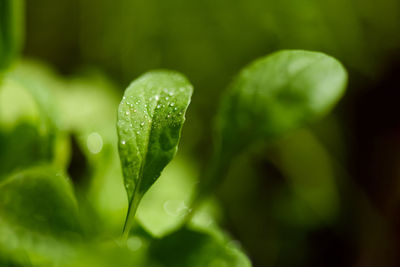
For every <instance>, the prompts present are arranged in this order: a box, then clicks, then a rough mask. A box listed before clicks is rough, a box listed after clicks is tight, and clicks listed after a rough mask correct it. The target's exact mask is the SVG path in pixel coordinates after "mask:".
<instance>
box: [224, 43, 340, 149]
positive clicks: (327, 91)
mask: <svg viewBox="0 0 400 267" xmlns="http://www.w3.org/2000/svg"><path fill="white" fill-rule="evenodd" d="M346 83H347V73H346V70H345V69H344V67H343V66H342V64H341V63H340V62H338V61H337V60H336V59H334V58H332V57H330V56H328V55H325V54H322V53H318V52H310V51H301V50H286V51H280V52H277V53H274V54H272V55H269V56H267V57H264V58H261V59H258V60H256V61H254V62H253V63H251V64H250V65H249V66H247V67H245V68H244V69H243V70H242V71H241V72H240V74H239V75H238V77H237V78H236V79H235V80H234V82H233V84H232V85H231V86H230V88H229V90H228V92H227V94H226V96H225V98H224V100H223V103H222V106H221V110H220V113H219V117H218V124H217V128H218V131H219V135H220V136H219V138H220V142H221V143H222V146H223V148H222V149H229V150H231V151H233V153H235V152H236V151H240V150H241V149H244V148H245V147H247V146H248V145H250V144H252V143H254V142H256V141H258V140H267V141H268V140H271V139H273V138H276V137H278V136H281V135H283V134H285V133H287V132H288V131H290V130H292V129H294V128H297V127H300V126H302V125H304V124H306V123H308V122H310V121H313V120H315V119H316V118H318V117H320V116H321V115H323V114H325V113H327V112H328V111H329V110H330V109H331V108H332V107H333V106H334V104H335V103H336V102H337V101H338V100H339V99H340V97H341V96H342V95H343V93H344V89H345V87H346Z"/></svg>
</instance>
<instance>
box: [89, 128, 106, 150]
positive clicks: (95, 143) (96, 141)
mask: <svg viewBox="0 0 400 267" xmlns="http://www.w3.org/2000/svg"><path fill="white" fill-rule="evenodd" d="M86 146H87V148H88V150H89V151H90V153H93V154H98V153H99V152H100V151H101V150H102V148H103V138H102V137H101V135H100V134H99V133H96V132H93V133H91V134H89V136H88V137H87V139H86Z"/></svg>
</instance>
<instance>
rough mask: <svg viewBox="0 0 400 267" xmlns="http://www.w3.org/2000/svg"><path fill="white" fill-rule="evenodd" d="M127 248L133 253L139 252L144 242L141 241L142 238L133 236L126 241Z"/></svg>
mask: <svg viewBox="0 0 400 267" xmlns="http://www.w3.org/2000/svg"><path fill="white" fill-rule="evenodd" d="M126 246H127V247H128V248H129V249H130V250H132V251H137V250H138V249H140V248H141V247H142V240H141V239H140V237H137V236H131V237H129V238H128V240H127V241H126Z"/></svg>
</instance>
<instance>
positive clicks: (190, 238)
mask: <svg viewBox="0 0 400 267" xmlns="http://www.w3.org/2000/svg"><path fill="white" fill-rule="evenodd" d="M150 259H151V260H152V261H155V262H157V264H156V265H155V266H160V267H161V266H163V267H175V266H176V267H197V266H198V267H202V266H213V267H214V266H215V267H225V266H232V267H248V266H251V263H250V261H249V260H248V259H247V257H246V255H245V254H244V253H243V252H242V251H240V249H238V247H237V245H236V243H235V242H232V241H229V240H228V239H227V238H226V236H224V235H221V234H217V233H211V232H205V231H200V230H193V229H188V228H182V229H181V230H179V231H177V232H174V233H172V234H170V235H168V236H166V237H164V238H163V239H160V240H156V241H154V242H153V243H152V244H151V246H150ZM151 266H153V265H151Z"/></svg>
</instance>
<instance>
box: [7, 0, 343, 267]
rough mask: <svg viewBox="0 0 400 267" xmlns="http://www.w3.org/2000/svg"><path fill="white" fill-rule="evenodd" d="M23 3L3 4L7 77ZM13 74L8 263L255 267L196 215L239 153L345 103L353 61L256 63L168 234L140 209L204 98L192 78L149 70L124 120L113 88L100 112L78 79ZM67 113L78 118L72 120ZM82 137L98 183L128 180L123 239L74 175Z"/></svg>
mask: <svg viewBox="0 0 400 267" xmlns="http://www.w3.org/2000/svg"><path fill="white" fill-rule="evenodd" d="M18 3H21V2H20V1H6V0H0V7H1V9H0V13H2V14H1V15H2V16H1V17H0V35H1V36H0V37H1V38H0V50H1V54H0V63H1V64H0V66H1V68H3V69H4V70H6V67H8V66H10V64H11V63H12V59H13V58H15V56H16V52H15V51H18V47H19V45H18V43H19V41H18V40H19V39H20V38H19V37H18V36H19V34H20V33H18V31H19V30H17V28H18V27H17V26H15V25H18V23H15V21H18V20H19V19H20V17H19V16H20V15H18V14H20V13H19V12H17V11H15V10H17V9H15V10H14V8H16V7H17V5H18ZM14 5H15V6H14ZM10 10H13V11H12V12H11V11H10ZM3 15H4V16H3ZM3 77H4V80H3V84H2V86H1V88H0V103H1V105H0V145H1V150H0V159H1V160H0V265H13V266H14V265H17V266H115V265H118V266H132V265H136V266H191V267H193V266H194V267H196V266H199V267H200V266H206V265H211V266H238V267H239V266H240V267H243V266H251V263H250V261H249V259H248V258H247V257H246V255H245V253H244V252H243V251H242V250H241V249H240V248H238V247H237V246H235V245H233V243H232V242H231V240H230V238H229V237H228V236H227V235H226V234H224V232H223V231H221V229H220V228H219V227H218V226H217V225H212V226H210V225H207V224H198V223H197V224H196V223H193V222H194V218H192V217H191V216H192V215H193V214H198V212H199V210H198V208H197V207H198V206H199V203H200V202H201V200H203V199H205V198H206V197H207V196H209V195H210V194H211V193H212V192H213V191H214V190H215V189H216V188H217V187H218V185H219V184H220V183H221V181H222V180H223V178H224V177H225V176H226V174H227V172H228V170H229V166H230V164H231V163H232V162H233V160H234V159H235V157H236V156H237V155H239V154H240V153H242V152H243V151H245V150H248V149H250V148H251V147H253V146H255V145H256V144H259V143H270V142H272V141H273V140H275V139H276V138H279V137H281V136H283V135H285V134H287V133H289V132H290V131H292V130H293V129H296V128H299V127H303V126H305V125H306V124H308V123H311V122H313V121H315V120H317V119H318V118H320V117H321V116H323V115H324V114H326V113H327V112H329V111H330V110H331V109H332V107H333V106H334V104H335V103H336V102H337V101H338V100H339V99H340V97H341V96H342V95H343V92H344V89H345V86H346V82H347V74H346V71H345V69H344V68H343V66H342V65H341V64H340V63H339V62H338V61H337V60H335V59H334V58H332V57H330V56H327V55H325V54H322V53H318V52H310V51H297V50H287V51H280V52H277V53H274V54H272V55H269V56H267V57H264V58H261V59H258V60H256V61H255V62H253V63H251V64H250V65H249V66H247V67H245V68H244V69H243V70H242V71H241V72H240V73H239V75H238V76H237V77H236V78H235V80H234V81H233V83H232V84H231V85H230V86H229V87H228V89H227V91H226V94H225V95H224V96H223V98H222V103H221V106H220V108H219V110H218V113H217V116H216V120H215V125H214V126H215V127H214V128H215V148H214V153H213V155H212V157H211V158H210V163H209V165H208V166H207V168H206V171H205V172H204V175H203V176H202V179H201V183H200V186H199V187H198V190H197V191H196V192H194V193H193V194H192V198H193V210H192V212H191V213H190V216H188V217H187V218H186V222H187V224H185V225H181V224H177V227H175V229H174V230H171V231H170V232H168V233H166V234H165V235H162V236H157V235H156V234H155V233H154V232H152V230H151V229H147V228H144V227H143V226H142V222H140V221H139V220H136V216H135V214H136V211H137V210H138V207H139V206H140V204H141V200H142V199H143V198H144V196H145V195H146V193H147V192H148V191H149V189H150V188H151V187H152V185H153V184H154V183H155V182H156V181H157V179H159V177H160V175H161V174H162V172H163V169H164V168H165V167H166V166H167V165H168V164H169V163H170V161H171V160H172V159H173V158H174V156H175V154H176V152H177V147H178V143H179V139H180V135H181V131H182V127H183V123H184V121H185V114H186V111H187V108H188V106H189V103H190V100H191V96H192V93H193V87H192V85H191V84H190V82H189V81H188V79H187V78H185V77H184V76H183V75H182V74H180V73H178V72H174V71H169V70H157V71H151V72H148V73H146V74H144V75H142V76H140V77H139V78H138V79H136V80H135V81H133V82H132V83H131V85H130V86H129V87H128V88H127V89H126V91H125V93H124V96H123V98H122V101H121V102H120V103H119V106H118V107H116V106H115V113H116V114H117V116H114V114H111V115H110V114H109V113H112V110H113V108H114V101H113V99H114V97H113V96H112V94H110V95H109V92H108V93H105V94H104V99H103V100H104V103H108V104H109V106H107V108H105V105H104V103H100V104H99V103H92V105H93V106H91V107H92V108H93V109H92V110H91V111H90V112H88V113H87V114H89V115H85V114H84V112H83V111H81V110H80V109H79V110H80V111H81V112H78V113H76V112H77V106H76V102H77V100H78V99H82V103H86V104H87V105H90V103H91V101H92V100H93V99H92V98H93V94H87V92H82V91H83V90H85V88H87V87H88V84H82V85H81V86H80V87H79V86H78V88H79V90H71V87H70V86H71V81H68V82H66V81H64V80H63V79H61V78H59V77H53V76H52V75H49V74H48V73H47V72H43V71H40V67H39V66H37V65H36V66H35V65H33V66H30V67H27V66H23V65H22V67H21V66H18V65H17V67H16V68H15V69H14V70H10V69H7V72H5V73H4V76H3ZM94 88H96V89H95V90H94V92H96V90H101V89H102V86H99V84H97V83H96V85H95V86H94ZM22 92H24V93H22ZM72 92H74V93H73V96H71V93H72ZM75 93H76V94H75ZM80 93H82V94H80ZM85 94H86V95H85ZM22 95H24V97H22ZM24 99H25V100H24ZM107 101H108V102H107ZM78 102H79V101H78ZM7 103H11V104H10V105H7ZM27 103H31V104H32V107H33V108H32V109H28V111H26V112H28V113H29V114H28V115H29V116H28V117H21V116H20V110H19V109H15V110H14V112H13V110H12V108H13V106H14V105H16V106H19V107H23V106H27ZM54 103H62V104H61V105H55V104H54ZM29 105H30V104H29ZM96 105H97V106H96ZM35 107H36V109H37V110H35ZM105 110H106V111H107V112H106V113H107V114H103V115H104V116H101V117H102V119H104V120H107V122H105V123H104V122H103V121H102V120H96V118H94V117H93V116H94V114H98V112H104V111H105ZM73 112H75V113H74V114H72V113H73ZM14 113H15V114H14ZM31 113H32V114H31ZM64 113H65V114H69V115H71V116H62V114H64ZM25 115H26V114H25ZM60 115H61V116H60ZM108 116H111V117H112V118H115V117H116V118H115V119H110V118H109V117H108ZM81 117H83V118H81ZM27 118H29V119H27ZM91 120H92V121H91ZM5 121H6V122H7V123H5ZM94 121H99V122H98V124H96V122H94ZM10 122H14V124H13V123H10ZM109 126H110V129H111V130H110V129H108V127H109ZM115 126H116V130H117V131H116V133H115ZM103 127H105V128H107V129H101V128H103ZM28 130H29V131H31V132H32V133H31V134H29V131H28ZM94 131H95V132H94ZM99 132H100V133H102V135H100V134H99ZM16 133H18V135H17V134H16ZM76 134H78V135H82V136H85V137H87V139H86V138H84V139H81V138H78V146H80V147H81V148H82V147H85V145H86V146H87V149H86V150H84V152H85V153H86V158H88V161H90V162H91V163H93V164H92V165H91V167H92V168H93V169H95V170H94V171H93V170H92V171H93V172H92V174H87V176H91V175H92V176H93V177H95V178H99V177H100V176H101V175H105V174H103V173H107V174H109V173H111V174H112V175H109V176H112V179H113V181H114V182H115V183H116V184H119V183H120V184H121V186H122V183H123V184H124V189H125V191H126V195H127V202H128V208H127V213H126V215H125V214H124V219H125V224H124V226H122V225H118V227H119V229H118V230H119V231H118V232H119V233H121V231H122V238H121V234H118V235H115V234H114V233H112V232H107V229H106V228H105V227H103V224H102V223H99V222H100V221H101V219H99V218H100V216H98V210H96V208H93V207H92V203H90V202H91V201H86V200H85V199H88V198H89V199H90V196H88V195H90V193H87V191H84V190H80V189H79V185H78V184H77V183H73V182H71V179H72V181H75V179H76V177H74V175H70V176H71V177H70V176H69V175H68V172H69V169H68V165H69V161H68V159H69V158H70V157H71V155H70V151H71V150H73V149H72V148H71V147H73V144H72V141H71V138H73V136H74V135H76ZM117 137H118V141H117V140H115V141H116V142H114V139H113V138H115V139H117ZM82 140H84V141H82ZM86 142H87V143H86ZM13 144H18V146H16V145H13ZM103 146H104V149H103V150H104V151H103V152H101V151H102V147H103ZM16 148H18V150H19V151H36V150H40V149H43V151H42V152H41V153H39V154H40V156H37V155H32V156H26V155H25V154H23V153H21V154H22V155H24V156H22V155H21V156H20V155H19V153H16V152H15V149H16ZM114 148H115V152H114ZM75 149H76V148H75ZM114 153H115V154H118V155H119V159H120V167H119V168H118V167H116V166H115V165H114V163H115V162H117V161H118V160H114V158H113V157H112V156H113V155H114ZM110 155H111V156H110ZM117 164H119V162H117ZM115 169H117V171H115ZM118 170H122V175H121V173H120V172H118ZM70 174H71V173H70ZM93 177H92V178H93ZM171 181H172V180H171ZM97 182H98V181H97ZM93 184H94V185H96V186H98V184H96V183H93ZM96 186H94V187H96ZM107 186H109V184H107V183H105V185H104V186H103V187H107ZM182 188H183V187H182ZM91 190H92V191H95V189H93V188H91ZM91 190H88V191H89V192H91ZM106 192H108V193H107V194H106V195H105V197H104V198H106V200H109V201H110V202H111V203H114V202H112V199H113V198H115V197H116V196H115V195H112V194H111V193H110V191H106ZM112 192H114V191H112ZM115 192H118V193H120V191H115ZM102 203H103V202H102ZM100 206H101V205H100ZM87 213H89V214H90V216H88V214H87ZM208 215H209V216H211V217H212V215H210V214H208ZM155 216H161V215H159V214H157V215H155ZM110 217H111V216H110ZM160 218H161V217H160ZM106 219H109V220H111V219H112V218H106ZM161 220H162V219H161ZM161 220H158V221H161ZM179 226H180V227H179ZM122 228H123V229H122ZM104 233H106V234H104Z"/></svg>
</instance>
